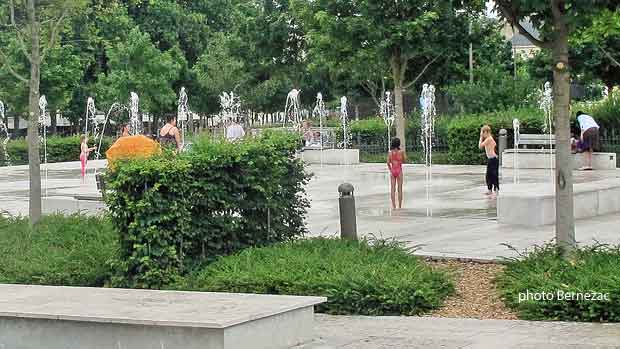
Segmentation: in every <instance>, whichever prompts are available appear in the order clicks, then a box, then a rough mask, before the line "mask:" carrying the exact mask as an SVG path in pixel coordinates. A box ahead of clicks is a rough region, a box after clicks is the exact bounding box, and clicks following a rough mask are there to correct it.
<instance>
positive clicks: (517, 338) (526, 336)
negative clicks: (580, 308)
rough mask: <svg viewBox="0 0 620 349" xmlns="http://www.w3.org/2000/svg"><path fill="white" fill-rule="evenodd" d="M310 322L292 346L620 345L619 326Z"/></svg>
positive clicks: (506, 348)
mask: <svg viewBox="0 0 620 349" xmlns="http://www.w3.org/2000/svg"><path fill="white" fill-rule="evenodd" d="M315 324H316V325H315V333H317V335H318V338H317V339H315V341H313V342H312V343H308V344H305V345H301V346H297V347H295V349H353V348H355V349H378V348H385V349H395V348H399V349H400V348H424V349H434V348H445V349H451V348H467V349H474V348H476V349H498V348H502V349H513V348H514V349H516V348H522V349H525V348H531V349H546V348H575V349H603V348H605V349H611V348H620V324H591V323H567V322H535V321H520V320H474V319H450V318H433V317H393V316H385V317H364V316H330V315H324V314H315Z"/></svg>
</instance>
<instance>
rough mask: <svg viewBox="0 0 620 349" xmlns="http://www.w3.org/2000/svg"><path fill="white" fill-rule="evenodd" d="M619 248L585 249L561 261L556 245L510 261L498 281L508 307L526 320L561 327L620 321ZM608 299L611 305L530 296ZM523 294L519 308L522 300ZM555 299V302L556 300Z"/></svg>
mask: <svg viewBox="0 0 620 349" xmlns="http://www.w3.org/2000/svg"><path fill="white" fill-rule="evenodd" d="M618 270H620V246H615V247H610V246H594V247H584V248H581V249H578V250H576V251H575V253H574V255H572V256H571V257H569V258H568V259H563V258H562V257H561V256H560V253H559V251H558V249H557V248H556V246H555V245H551V244H548V245H544V246H542V247H537V248H535V249H533V250H532V251H530V252H529V253H527V254H526V255H524V256H522V257H521V258H518V259H514V260H510V261H509V263H508V265H507V267H506V269H505V270H504V272H503V273H502V274H501V275H500V277H499V278H498V285H499V288H500V291H501V293H502V296H503V298H504V300H505V302H506V304H507V305H508V306H510V307H512V308H513V309H515V310H516V311H518V313H519V316H520V317H522V318H523V319H528V320H561V321H596V322H598V321H601V322H618V321H620V293H619V291H620V278H619V277H618ZM528 291H529V292H530V293H535V292H537V293H543V292H544V293H552V294H555V295H557V293H558V292H559V291H561V292H564V293H581V294H584V293H592V292H599V293H601V294H608V295H609V301H596V300H583V299H580V300H572V301H566V300H558V299H553V300H540V301H536V300H534V299H533V297H529V298H530V299H524V298H527V293H526V292H528ZM520 294H521V297H522V299H521V302H519V295H520ZM556 298H557V296H556Z"/></svg>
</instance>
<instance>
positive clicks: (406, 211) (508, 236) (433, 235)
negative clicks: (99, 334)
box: [0, 161, 620, 260]
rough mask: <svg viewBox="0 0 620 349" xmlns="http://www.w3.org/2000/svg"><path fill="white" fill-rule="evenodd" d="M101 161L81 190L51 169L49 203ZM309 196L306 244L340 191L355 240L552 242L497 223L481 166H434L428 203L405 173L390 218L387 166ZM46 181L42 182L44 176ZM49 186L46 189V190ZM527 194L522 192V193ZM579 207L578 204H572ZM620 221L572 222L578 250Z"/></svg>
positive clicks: (421, 250) (88, 186) (333, 178)
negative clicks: (349, 208) (349, 201)
mask: <svg viewBox="0 0 620 349" xmlns="http://www.w3.org/2000/svg"><path fill="white" fill-rule="evenodd" d="M104 166H105V161H91V162H89V167H90V170H89V172H88V176H87V178H86V181H85V183H81V180H80V176H79V162H70V163H62V164H49V165H48V171H47V172H48V176H47V177H48V179H47V181H45V180H43V185H44V187H46V188H47V190H44V192H47V195H49V196H61V197H73V196H74V195H85V196H89V195H95V194H97V187H96V182H95V178H94V171H95V169H101V168H103V167H104ZM308 171H310V172H312V173H314V177H313V179H312V180H311V181H310V183H309V184H308V187H307V190H308V194H309V197H310V199H311V208H310V210H309V212H308V213H309V214H308V227H309V229H310V232H311V236H318V235H325V236H329V235H335V234H338V232H339V216H338V190H337V188H338V185H339V184H341V183H342V182H344V181H346V182H350V183H352V184H353V185H354V187H355V198H356V203H357V223H358V231H359V233H360V235H364V236H373V235H374V236H377V237H383V238H396V239H398V240H401V241H404V242H406V243H407V244H409V245H410V246H417V252H416V253H417V254H420V255H430V256H437V257H458V258H467V259H483V260H492V259H497V258H498V257H511V256H515V255H516V253H515V252H514V251H512V250H511V249H509V248H508V247H506V245H509V246H513V247H514V248H516V249H518V250H522V249H525V248H528V247H531V246H533V245H536V244H542V243H545V242H547V241H550V240H552V239H553V237H554V226H544V227H539V228H531V227H525V226H515V225H504V224H499V223H498V222H497V212H496V201H495V200H493V199H489V198H487V197H486V196H485V195H484V192H485V191H486V188H485V186H484V171H485V168H484V167H483V166H434V167H433V176H432V185H431V186H430V188H429V193H428V199H427V191H426V183H427V182H426V173H425V168H424V167H423V166H420V165H405V166H404V171H405V175H406V177H405V184H404V190H405V202H404V208H403V209H401V210H397V211H392V210H390V205H389V193H388V173H387V170H386V169H385V165H384V164H360V165H351V166H337V165H325V166H320V165H313V166H309V167H308ZM550 175H551V174H550V171H549V170H520V171H519V182H520V183H545V182H548V183H549V186H551V185H552V184H551V182H550ZM574 175H575V182H576V183H583V182H588V181H595V180H600V179H604V178H617V177H620V171H619V170H610V171H591V172H586V171H575V172H574ZM43 177H44V178H45V176H43ZM502 177H503V179H502V183H503V184H504V185H507V186H510V185H511V184H512V182H513V173H512V172H511V171H510V170H504V173H503V174H502ZM45 183H47V185H46V184H45ZM524 187H527V186H524ZM577 204H578V203H577ZM0 209H1V210H4V211H7V212H9V213H10V214H13V215H20V214H21V215H26V214H27V213H28V167H27V166H15V167H12V168H0ZM618 225H620V215H618V214H611V215H607V216H599V217H595V218H590V219H584V220H578V221H577V222H576V236H577V240H578V241H579V242H580V243H586V244H587V243H592V242H593V241H595V240H596V241H599V242H604V243H620V233H619V232H618V228H617V227H618Z"/></svg>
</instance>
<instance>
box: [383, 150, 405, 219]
mask: <svg viewBox="0 0 620 349" xmlns="http://www.w3.org/2000/svg"><path fill="white" fill-rule="evenodd" d="M406 160H407V156H406V155H405V151H404V150H400V139H399V138H394V139H392V144H391V145H390V152H389V153H388V158H387V166H388V169H389V170H390V197H391V199H392V209H396V189H397V188H398V208H402V207H403V162H405V161H406Z"/></svg>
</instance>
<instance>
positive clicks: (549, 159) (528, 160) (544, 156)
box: [502, 149, 616, 170]
mask: <svg viewBox="0 0 620 349" xmlns="http://www.w3.org/2000/svg"><path fill="white" fill-rule="evenodd" d="M515 153H516V154H515ZM515 155H516V156H515ZM572 159H573V161H572V164H573V169H575V170H576V169H579V168H581V167H584V166H585V165H586V159H585V155H584V154H583V153H577V154H572ZM515 160H516V163H517V167H518V168H519V169H549V168H550V167H553V168H555V151H554V150H550V149H519V150H518V151H517V150H515V149H506V150H505V151H504V153H503V154H502V168H515ZM592 168H593V169H595V170H613V169H615V168H616V153H593V154H592Z"/></svg>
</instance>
